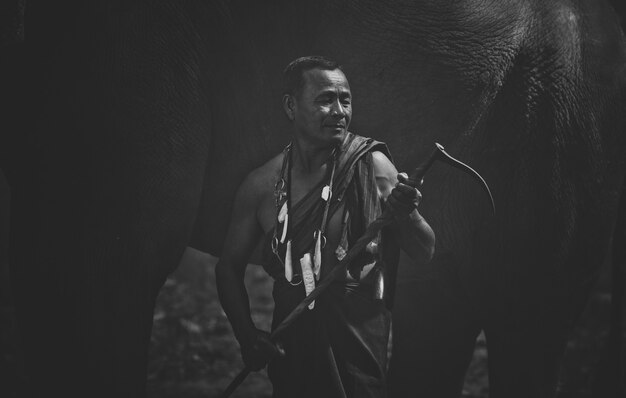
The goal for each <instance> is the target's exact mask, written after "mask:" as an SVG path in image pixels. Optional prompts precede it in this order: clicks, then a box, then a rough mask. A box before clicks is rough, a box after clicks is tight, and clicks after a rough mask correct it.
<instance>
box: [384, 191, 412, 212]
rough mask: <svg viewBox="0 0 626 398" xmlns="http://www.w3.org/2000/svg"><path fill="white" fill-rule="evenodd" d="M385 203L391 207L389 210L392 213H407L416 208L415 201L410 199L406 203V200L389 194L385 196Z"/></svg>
mask: <svg viewBox="0 0 626 398" xmlns="http://www.w3.org/2000/svg"><path fill="white" fill-rule="evenodd" d="M387 205H388V206H389V207H390V208H391V211H392V212H394V213H405V214H408V213H410V212H412V211H413V209H416V208H417V203H416V202H414V201H411V202H409V203H407V202H406V201H402V200H398V199H397V198H396V197H394V195H389V197H387Z"/></svg>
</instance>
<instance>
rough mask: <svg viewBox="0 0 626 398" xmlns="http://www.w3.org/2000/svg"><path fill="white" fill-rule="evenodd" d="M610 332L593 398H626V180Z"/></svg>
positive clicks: (613, 270)
mask: <svg viewBox="0 0 626 398" xmlns="http://www.w3.org/2000/svg"><path fill="white" fill-rule="evenodd" d="M611 257H612V258H611V309H610V311H611V312H610V330H609V337H608V340H607V344H606V352H605V353H604V357H603V359H602V363H601V364H600V369H599V372H598V375H597V377H596V380H595V383H594V384H595V385H594V392H595V395H594V396H598V397H600V396H601V397H607V398H618V397H626V387H625V385H624V371H625V370H626V369H625V367H624V316H623V314H624V289H625V287H626V286H624V285H625V284H626V280H625V277H626V180H625V181H624V183H623V184H622V193H621V195H620V199H619V209H618V213H617V220H616V223H615V230H614V232H613V243H612V256H611Z"/></svg>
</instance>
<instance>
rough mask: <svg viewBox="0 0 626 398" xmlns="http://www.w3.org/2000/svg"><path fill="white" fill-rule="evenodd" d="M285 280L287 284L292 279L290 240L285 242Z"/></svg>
mask: <svg viewBox="0 0 626 398" xmlns="http://www.w3.org/2000/svg"><path fill="white" fill-rule="evenodd" d="M285 279H287V281H289V282H291V280H292V279H293V267H292V265H291V240H290V241H288V242H287V250H285Z"/></svg>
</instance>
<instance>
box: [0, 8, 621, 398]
mask: <svg viewBox="0 0 626 398" xmlns="http://www.w3.org/2000/svg"><path fill="white" fill-rule="evenodd" d="M15 3H16V4H18V3H19V4H23V2H21V1H16V2H15ZM619 7H621V6H619V5H618V4H617V2H615V5H614V6H612V5H611V4H610V3H609V2H607V1H605V0H598V1H595V2H583V1H576V0H561V1H540V0H524V1H519V0H516V1H513V0H502V1H498V2H496V1H481V0H459V1H435V0H416V1H395V2H391V1H381V0H363V1H359V2H348V1H345V2H340V1H331V0H320V1H317V2H303V1H293V0H291V1H285V0H280V1H275V2H252V1H246V0H231V1H226V0H214V1H210V2H209V1H200V0H193V1H185V2H169V1H164V0H158V1H151V2H148V1H145V2H142V1H135V2H124V1H119V0H118V1H109V2H78V1H64V2H47V1H41V0H30V1H28V0H27V1H26V8H25V12H24V13H23V18H24V23H23V27H24V29H25V30H24V39H23V40H17V41H16V42H15V43H11V44H10V45H8V44H7V45H5V44H4V43H3V50H2V51H3V53H4V55H6V58H5V59H7V60H8V62H7V65H5V66H3V68H6V69H3V71H2V77H1V78H2V79H3V80H4V83H6V85H7V87H9V90H8V91H7V93H9V94H5V95H7V98H11V104H10V106H9V107H7V108H5V109H4V112H5V116H6V117H5V118H4V119H5V120H6V122H5V123H7V125H8V126H9V129H7V130H6V131H9V133H8V134H6V133H5V134H3V136H2V138H1V140H2V142H0V148H1V149H0V167H2V170H3V172H4V174H5V175H6V178H7V181H8V184H9V185H10V188H11V229H10V234H11V237H10V243H11V247H10V257H9V262H10V266H11V277H12V281H13V282H12V288H13V300H14V302H15V306H16V310H17V321H18V324H19V329H20V336H21V341H22V349H23V356H24V359H25V374H26V376H27V377H28V378H29V382H28V383H27V386H26V387H25V391H24V392H23V395H24V396H41V395H43V394H44V393H46V394H47V395H49V394H50V393H51V392H63V394H64V395H66V396H68V395H69V396H79V395H80V396H84V395H85V391H88V394H87V395H89V396H93V397H99V396H102V397H111V396H115V397H138V396H143V395H145V372H146V356H147V349H148V343H149V337H150V329H151V324H152V310H153V307H154V301H155V298H156V295H157V293H158V291H159V289H160V287H161V286H162V284H163V282H164V280H165V278H166V277H167V276H168V274H169V273H171V272H172V271H173V270H174V268H175V267H176V265H177V263H178V259H179V258H180V256H181V255H182V253H183V250H184V249H185V247H186V246H192V247H195V248H197V249H200V250H202V251H206V252H208V253H211V254H213V255H217V256H219V254H220V250H221V246H222V244H223V238H224V231H225V228H226V226H227V223H228V218H229V217H228V215H229V212H230V210H231V202H232V198H233V196H234V193H235V190H236V188H237V186H238V185H239V184H240V182H241V181H242V180H243V178H244V176H245V175H246V174H247V172H249V171H250V170H251V169H253V168H254V167H256V166H258V165H260V164H261V163H262V162H263V161H265V160H266V159H267V158H269V157H270V156H271V155H272V154H275V153H277V152H278V151H280V149H281V148H282V147H283V146H284V145H286V144H287V143H288V142H289V136H288V134H287V133H286V132H287V131H289V129H288V124H287V120H286V119H285V118H284V116H283V115H282V114H281V112H282V111H281V108H280V102H279V101H280V97H281V74H280V72H281V70H282V68H283V67H284V66H285V65H286V64H287V63H288V62H289V61H290V60H292V59H294V58H296V57H298V56H301V55H307V54H321V55H325V56H328V57H329V58H333V59H336V60H337V61H338V62H339V63H341V64H342V65H343V68H344V71H345V72H346V75H347V76H348V79H349V81H350V84H351V88H352V92H353V96H354V109H355V111H354V118H353V122H352V130H353V131H354V132H356V133H358V134H360V135H365V136H371V137H374V138H376V139H378V140H381V141H385V142H386V143H387V145H388V146H389V148H390V150H391V153H392V155H393V157H394V162H395V164H396V166H397V168H398V169H399V170H411V169H412V168H414V167H415V166H417V165H418V164H419V163H420V161H421V160H423V159H425V158H426V157H427V156H428V154H429V153H430V151H431V150H432V147H433V145H434V143H435V142H439V143H441V144H443V145H444V146H445V147H446V149H447V150H448V152H450V153H452V154H454V155H455V156H457V157H459V158H460V159H462V160H463V161H465V162H467V163H469V164H471V165H472V166H473V167H474V168H475V169H477V170H478V171H479V172H480V173H481V174H482V175H483V177H484V178H485V179H486V180H487V181H488V183H489V185H490V187H491V190H492V192H493V196H494V198H495V201H496V204H497V213H496V215H495V216H494V215H493V214H492V213H491V210H490V206H489V204H488V202H487V201H486V199H485V197H484V196H483V193H482V191H481V189H480V187H478V186H477V185H475V184H474V182H473V181H470V180H468V179H467V178H466V176H464V175H462V174H460V173H458V172H457V171H455V170H451V169H449V168H446V167H445V166H444V165H437V164H436V165H434V166H433V167H432V169H431V171H430V172H429V174H428V175H427V176H426V179H425V181H424V183H423V186H422V189H421V190H422V192H423V195H424V197H423V200H422V202H421V204H420V211H421V212H422V214H423V215H424V217H426V219H427V220H428V221H429V223H430V225H431V226H432V227H433V229H434V230H435V234H436V236H437V247H436V254H435V257H434V258H433V260H432V261H431V262H430V263H429V264H428V265H425V266H421V267H416V266H414V265H413V264H410V262H409V261H408V260H407V258H406V256H404V255H402V254H401V256H400V262H401V264H400V267H399V270H398V274H397V275H390V276H389V277H391V278H392V279H395V280H396V289H395V299H394V319H393V352H392V357H391V365H390V369H389V380H388V382H389V389H390V392H389V393H390V396H393V397H405V396H422V395H423V396H428V397H458V396H459V395H460V390H461V386H462V380H463V376H464V373H465V369H466V368H467V365H468V363H469V360H470V358H471V353H472V349H473V346H474V342H475V339H476V336H477V335H478V334H479V332H480V331H481V330H484V332H485V335H486V338H487V345H488V352H489V381H490V394H491V396H492V397H496V398H497V397H517V396H519V397H522V396H523V397H550V396H554V395H555V394H556V390H557V382H558V366H559V361H560V358H561V357H562V355H563V352H564V350H565V342H566V338H567V333H568V331H569V330H571V328H572V326H573V325H574V323H575V321H576V319H577V317H578V316H579V314H580V312H581V310H582V308H583V306H584V304H585V302H586V300H587V297H588V295H589V290H590V288H591V286H592V285H593V282H594V280H595V279H596V278H597V274H598V269H599V266H600V264H601V263H602V262H603V259H604V258H605V255H606V253H607V251H608V248H609V244H610V241H611V236H612V235H613V230H614V228H616V227H619V228H620V229H619V231H618V232H620V231H622V230H623V222H624V221H623V220H622V219H623V216H622V217H621V218H620V220H621V221H620V222H616V220H618V217H617V215H618V208H619V200H620V193H621V191H622V186H623V181H624V172H625V171H626V167H625V166H626V165H625V164H624V157H623V156H622V155H623V153H624V150H625V149H626V134H625V128H626V120H625V114H626V112H624V109H625V106H626V45H625V41H624V35H623V28H624V26H623V25H620V20H619V15H618V14H617V13H616V10H617V11H619V12H621V16H622V18H624V15H625V14H624V12H623V8H619ZM18 8H19V7H18ZM17 15H18V16H21V15H22V13H20V12H18V13H17ZM19 26H22V25H19ZM620 233H621V232H620ZM616 236H623V235H617V234H616ZM618 243H619V242H618ZM615 257H619V256H615ZM621 258H623V255H622V257H621ZM96 386H97V387H96Z"/></svg>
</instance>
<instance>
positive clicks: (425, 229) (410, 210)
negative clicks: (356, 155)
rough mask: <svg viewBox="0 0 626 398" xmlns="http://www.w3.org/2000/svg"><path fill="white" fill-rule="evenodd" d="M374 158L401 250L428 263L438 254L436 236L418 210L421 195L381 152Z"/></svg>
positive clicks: (377, 178) (421, 261)
mask: <svg viewBox="0 0 626 398" xmlns="http://www.w3.org/2000/svg"><path fill="white" fill-rule="evenodd" d="M372 158H373V161H374V173H375V175H376V184H377V186H378V190H379V195H380V197H381V199H382V200H383V203H384V205H385V207H389V208H390V209H391V211H392V213H393V215H394V223H393V224H392V229H393V232H394V235H396V236H398V238H399V240H400V242H399V243H400V247H401V248H402V250H404V251H405V252H406V253H407V254H408V255H409V256H410V257H411V258H412V259H413V260H414V261H416V262H417V263H418V264H425V263H427V262H429V261H430V259H431V258H432V257H433V254H434V253H435V233H434V232H433V230H432V228H431V227H430V225H428V223H427V222H426V220H425V219H424V217H422V215H421V214H420V213H419V212H418V211H417V206H418V205H419V202H420V199H421V197H422V195H421V193H420V192H419V191H418V190H417V189H416V188H413V187H412V186H410V185H408V184H407V181H408V178H407V176H406V174H404V173H400V174H398V171H397V170H396V168H395V166H394V165H393V163H391V161H390V160H389V159H388V158H387V156H385V155H384V154H383V153H382V152H378V151H375V152H373V153H372Z"/></svg>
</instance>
